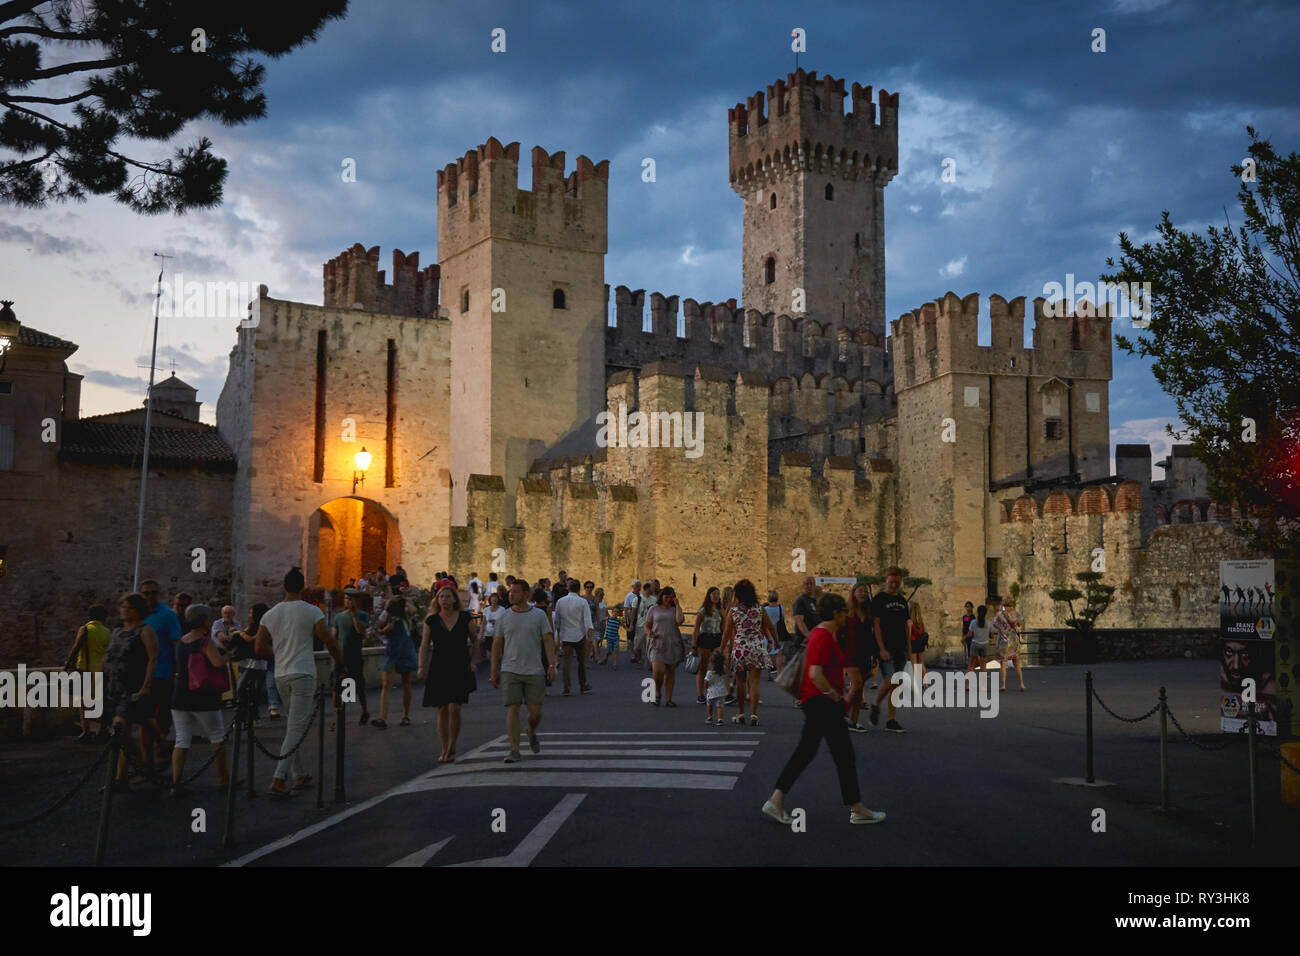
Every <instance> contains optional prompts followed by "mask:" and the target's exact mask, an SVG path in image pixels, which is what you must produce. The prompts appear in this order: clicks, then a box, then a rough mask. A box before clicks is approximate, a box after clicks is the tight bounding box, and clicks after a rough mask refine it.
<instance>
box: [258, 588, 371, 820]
mask: <svg viewBox="0 0 1300 956" xmlns="http://www.w3.org/2000/svg"><path fill="white" fill-rule="evenodd" d="M305 586H306V580H305V579H304V578H303V574H302V569H301V568H298V567H294V568H290V569H289V573H288V574H286V575H285V576H284V600H283V601H281V602H280V603H279V604H277V605H276V606H275V607H273V608H271V610H269V611H267V612H266V613H265V614H264V615H262V623H261V626H260V627H258V629H257V640H256V643H255V645H254V648H255V650H256V652H257V653H258V654H274V655H275V683H276V687H277V689H278V690H279V691H280V699H281V700H282V701H283V702H284V704H285V705H287V707H288V710H289V714H288V717H289V719H288V721H287V722H286V724H285V728H284V742H283V743H282V745H281V748H282V749H281V752H282V753H284V752H288V751H289V750H292V749H293V748H295V747H296V746H297V745H298V743H299V742H300V741H301V740H302V737H303V734H305V733H306V732H307V726H308V723H309V722H310V720H311V704H312V698H313V697H314V696H315V694H316V653H315V650H314V647H313V644H312V638H313V637H317V638H319V639H320V642H321V643H322V644H324V645H325V649H326V650H327V651H329V653H330V657H332V658H334V660H335V662H337V663H338V664H340V665H342V663H343V651H342V650H340V649H339V642H338V641H336V640H334V635H332V634H331V633H330V629H329V628H328V627H326V626H325V614H324V612H322V611H321V609H320V608H318V607H317V606H316V605H314V604H308V603H307V602H306V601H304V600H302V591H303V588H304V587H305ZM341 673H342V674H344V675H345V676H346V675H347V670H346V668H343V669H341ZM354 677H355V679H356V680H363V679H364V675H362V674H356V675H354ZM290 773H292V774H293V789H294V790H302V789H304V788H305V787H307V786H309V785H310V784H311V782H312V779H311V775H310V774H308V773H304V772H303V769H302V761H300V760H299V759H298V753H297V752H296V751H295V752H294V753H293V754H292V755H290V756H288V757H285V758H284V759H283V760H281V761H280V762H279V763H277V764H276V765H275V779H274V780H273V781H272V783H271V796H273V797H288V796H291V795H292V794H291V792H290V790H289V788H288V786H287V785H286V784H285V781H286V780H287V779H288V776H289V774H290Z"/></svg>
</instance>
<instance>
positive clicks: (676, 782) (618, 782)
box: [407, 765, 739, 793]
mask: <svg viewBox="0 0 1300 956" xmlns="http://www.w3.org/2000/svg"><path fill="white" fill-rule="evenodd" d="M513 769H517V765H516V767H502V768H501V770H484V771H480V772H477V773H467V774H455V775H448V776H443V775H438V776H434V777H431V778H429V779H427V780H422V781H419V782H418V783H415V784H413V785H412V786H411V787H410V789H409V790H408V791H407V792H408V793H423V792H425V791H428V790H451V789H455V788H458V787H564V788H565V789H568V790H572V789H574V788H575V787H591V788H597V789H599V788H603V787H619V788H629V787H630V788H638V787H639V788H649V789H654V790H730V789H732V788H733V787H735V785H736V781H737V780H738V779H739V778H738V777H730V776H727V775H725V774H712V773H649V772H645V773H618V772H610V771H603V772H600V773H570V772H555V773H552V772H548V771H545V770H521V771H520V772H519V773H511V772H510V771H511V770H513Z"/></svg>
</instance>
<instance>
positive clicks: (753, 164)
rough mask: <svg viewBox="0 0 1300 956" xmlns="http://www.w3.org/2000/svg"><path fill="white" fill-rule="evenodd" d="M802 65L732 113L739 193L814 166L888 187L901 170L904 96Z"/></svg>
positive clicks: (734, 173)
mask: <svg viewBox="0 0 1300 956" xmlns="http://www.w3.org/2000/svg"><path fill="white" fill-rule="evenodd" d="M871 93H872V89H871V87H869V86H865V87H864V86H860V85H859V84H857V83H854V84H853V85H852V88H851V95H850V96H848V97H847V99H848V100H849V106H850V110H849V112H847V113H846V112H845V109H844V107H845V99H846V96H845V90H844V80H842V79H835V78H834V77H832V76H830V75H827V76H824V77H822V78H821V79H820V80H818V78H817V74H816V73H808V72H806V71H804V70H797V71H796V72H794V73H790V74H788V75H787V77H786V79H785V80H777V81H776V82H775V83H774V84H772V85H771V86H769V87H768V88H767V95H766V105H765V98H764V94H763V92H762V91H761V90H760V91H759V92H757V93H755V94H754V95H753V96H751V97H749V99H748V102H747V103H737V104H736V105H735V106H734V107H732V108H730V109H729V110H728V111H727V125H728V128H729V133H728V140H729V144H730V157H731V184H732V188H733V189H735V190H736V191H737V192H744V191H745V190H748V189H752V188H754V187H757V186H761V185H763V184H766V183H768V182H770V181H773V180H776V179H780V178H782V177H784V176H785V175H787V174H788V173H789V172H790V171H792V170H794V169H808V170H814V171H817V172H822V173H826V174H828V175H833V176H839V177H842V178H845V179H868V180H872V181H874V182H875V183H876V184H877V185H881V186H883V185H884V184H885V183H887V182H889V180H890V179H891V178H893V176H894V174H895V173H897V172H898V94H897V93H894V94H892V95H891V94H889V93H887V92H885V91H884V90H881V91H880V94H879V100H880V112H879V121H877V113H876V105H875V104H874V103H872V101H871Z"/></svg>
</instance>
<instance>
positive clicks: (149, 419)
mask: <svg viewBox="0 0 1300 956" xmlns="http://www.w3.org/2000/svg"><path fill="white" fill-rule="evenodd" d="M154 255H155V256H157V257H158V258H159V259H162V260H163V262H162V264H161V265H160V266H159V267H158V291H157V292H156V293H155V294H154V297H153V349H152V350H151V351H150V353H149V391H148V392H146V393H145V402H144V457H143V460H142V461H141V463H140V516H139V519H138V520H137V522H136V526H135V570H134V571H133V572H132V574H131V590H132V591H138V590H140V548H141V546H142V545H143V544H144V492H145V485H146V484H148V482H149V431H150V427H151V426H152V424H153V376H154V363H155V362H156V361H157V359H158V304H159V301H160V300H161V299H162V278H163V270H164V269H166V268H167V260H168V259H170V258H171V256H167V255H163V254H162V253H161V252H155V253H154Z"/></svg>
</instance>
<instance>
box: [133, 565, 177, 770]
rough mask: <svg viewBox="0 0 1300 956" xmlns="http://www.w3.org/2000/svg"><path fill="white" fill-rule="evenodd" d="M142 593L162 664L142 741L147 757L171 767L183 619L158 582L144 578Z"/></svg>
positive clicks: (156, 670) (156, 673)
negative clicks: (165, 600)
mask: <svg viewBox="0 0 1300 956" xmlns="http://www.w3.org/2000/svg"><path fill="white" fill-rule="evenodd" d="M140 593H141V594H142V595H144V599H145V601H147V602H148V603H149V615H148V617H146V618H145V619H144V623H145V624H148V625H149V626H150V627H151V628H153V632H154V634H156V635H157V636H158V663H157V666H156V667H155V668H154V672H153V683H152V684H151V685H150V692H151V695H150V696H151V702H152V707H153V716H152V717H150V718H149V719H148V721H147V722H146V723H145V724H144V726H143V727H142V729H141V736H142V738H143V741H142V742H143V743H144V752H145V759H148V760H153V761H154V762H155V763H157V764H159V765H161V766H169V765H170V763H171V754H169V753H168V752H167V731H168V729H170V727H171V723H172V676H173V675H172V671H173V669H174V667H175V652H174V651H175V647H176V642H177V641H179V640H180V639H181V619H180V618H179V617H177V616H176V612H175V611H173V610H172V609H171V608H169V607H168V606H167V605H166V604H164V603H163V602H162V601H161V596H162V592H161V591H160V589H159V587H158V582H157V581H154V580H147V581H141V582H140Z"/></svg>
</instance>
